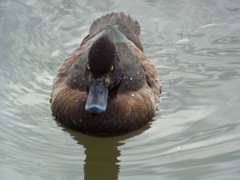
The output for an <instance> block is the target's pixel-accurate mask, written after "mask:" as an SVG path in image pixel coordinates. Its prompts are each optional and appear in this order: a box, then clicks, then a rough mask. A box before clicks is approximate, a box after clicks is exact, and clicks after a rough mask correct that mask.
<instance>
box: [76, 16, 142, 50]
mask: <svg viewBox="0 0 240 180" xmlns="http://www.w3.org/2000/svg"><path fill="white" fill-rule="evenodd" d="M109 25H111V26H114V27H115V28H116V29H118V30H119V31H120V32H121V33H122V34H124V35H125V36H126V37H127V38H128V39H129V40H130V41H132V42H133V43H134V44H135V45H136V46H137V47H138V48H139V49H140V50H141V51H143V47H142V44H141V42H140V40H139V36H140V32H141V28H140V25H139V23H138V22H137V21H136V20H133V19H132V18H131V17H130V16H129V15H125V14H124V13H123V12H121V13H110V14H106V15H104V16H102V17H101V18H98V19H96V20H95V21H94V22H93V23H92V25H91V27H90V29H89V35H88V36H87V37H86V38H85V39H84V40H83V42H82V43H81V45H82V44H84V43H85V42H86V41H88V40H89V39H91V38H92V37H94V36H95V35H96V34H98V33H99V32H100V31H102V30H104V29H105V28H106V27H107V26H109Z"/></svg>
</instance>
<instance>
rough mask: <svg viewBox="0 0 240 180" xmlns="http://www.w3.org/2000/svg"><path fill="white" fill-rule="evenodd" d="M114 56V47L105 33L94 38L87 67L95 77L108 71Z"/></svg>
mask: <svg viewBox="0 0 240 180" xmlns="http://www.w3.org/2000/svg"><path fill="white" fill-rule="evenodd" d="M115 58H116V49H115V46H114V44H113V42H112V41H111V40H110V39H109V37H108V36H107V35H103V36H102V37H100V38H99V39H98V40H96V41H95V42H94V43H93V44H92V47H91V48H90V51H89V55H88V59H89V69H90V71H91V72H92V74H93V76H94V77H95V78H97V77H101V76H103V75H104V74H106V73H107V72H109V70H110V68H111V66H112V65H113V63H114V60H115Z"/></svg>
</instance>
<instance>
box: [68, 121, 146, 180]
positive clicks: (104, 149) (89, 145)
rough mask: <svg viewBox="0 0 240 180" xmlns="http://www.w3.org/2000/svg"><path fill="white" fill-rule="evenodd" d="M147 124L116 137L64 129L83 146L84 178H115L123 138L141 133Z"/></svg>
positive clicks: (117, 171) (112, 179) (114, 179)
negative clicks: (98, 135)
mask: <svg viewBox="0 0 240 180" xmlns="http://www.w3.org/2000/svg"><path fill="white" fill-rule="evenodd" d="M148 128H149V125H146V126H145V127H143V128H142V129H139V130H137V131H135V132H132V133H129V134H127V135H122V136H116V137H94V136H88V135H84V134H82V133H79V132H75V131H72V130H66V131H67V132H69V133H70V134H71V136H72V137H73V138H74V139H75V140H77V142H78V143H79V144H81V145H83V146H84V148H85V154H86V158H85V163H84V179H85V180H93V179H104V180H105V179H106V180H108V179H111V180H117V179H118V174H119V170H120V160H119V157H120V154H121V152H120V150H119V149H118V147H120V146H121V145H123V144H124V140H126V139H128V138H132V137H134V136H136V135H139V134H141V133H142V132H144V131H145V130H146V129H148Z"/></svg>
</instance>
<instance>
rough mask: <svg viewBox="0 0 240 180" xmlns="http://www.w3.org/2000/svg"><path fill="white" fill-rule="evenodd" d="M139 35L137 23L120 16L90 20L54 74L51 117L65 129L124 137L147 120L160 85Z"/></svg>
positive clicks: (150, 116) (149, 118) (109, 15)
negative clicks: (75, 48) (84, 32)
mask: <svg viewBox="0 0 240 180" xmlns="http://www.w3.org/2000/svg"><path fill="white" fill-rule="evenodd" d="M139 35H140V25H139V23H138V22H137V21H135V20H133V19H132V18H131V17H130V16H127V15H125V14H124V13H111V14H106V15H104V16H102V17H101V18H99V19H97V20H95V21H94V22H93V23H92V25H91V27H90V30H89V34H88V35H87V36H86V37H85V38H84V40H83V41H82V43H81V46H80V47H79V48H78V49H77V50H75V51H74V52H72V53H71V54H70V55H69V56H68V57H67V58H66V59H65V61H64V62H63V63H62V65H61V66H60V68H59V70H58V73H57V76H56V78H55V80H54V85H53V90H52V94H51V108H52V113H53V116H55V117H56V119H57V120H58V121H60V122H61V123H62V124H63V125H65V126H67V127H69V128H72V129H76V130H79V131H82V132H85V133H100V134H116V133H124V132H128V131H131V130H135V129H137V128H140V127H141V126H143V125H144V124H146V123H147V122H149V121H150V120H151V119H152V117H153V116H154V113H155V110H156V107H157V103H158V100H159V95H160V85H159V80H158V75H157V73H156V70H155V68H154V66H153V64H152V63H151V61H150V60H149V59H148V58H147V57H146V56H145V55H144V53H143V47H142V44H141V42H140V40H139Z"/></svg>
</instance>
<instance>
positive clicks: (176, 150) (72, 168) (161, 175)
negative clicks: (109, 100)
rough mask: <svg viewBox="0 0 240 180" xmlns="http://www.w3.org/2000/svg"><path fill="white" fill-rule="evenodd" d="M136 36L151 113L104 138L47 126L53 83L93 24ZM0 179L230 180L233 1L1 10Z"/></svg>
mask: <svg viewBox="0 0 240 180" xmlns="http://www.w3.org/2000/svg"><path fill="white" fill-rule="evenodd" d="M111 11H124V12H126V13H127V14H130V15H131V16H132V17H133V18H135V19H137V20H138V21H139V22H140V24H141V26H142V33H141V41H142V43H143V46H144V49H145V53H146V54H147V56H148V57H149V58H150V59H151V60H152V61H153V63H154V64H155V65H156V68H157V70H158V72H159V77H160V79H161V84H162V95H161V102H160V104H159V111H158V112H157V113H156V116H155V117H154V119H153V121H152V122H151V123H149V124H148V125H146V126H145V127H143V128H142V129H140V130H137V131H135V132H132V133H129V134H126V135H123V136H117V137H109V138H100V137H91V136H88V135H84V134H81V133H78V132H74V131H71V130H69V129H66V128H64V127H62V126H61V125H60V124H58V123H57V122H56V121H55V120H54V118H53V117H52V116H51V111H50V106H49V97H50V93H51V88H52V81H53V79H54V76H55V74H56V71H57V69H58V67H59V66H60V64H61V63H62V61H63V60H64V58H65V57H66V56H67V55H68V54H69V53H71V52H72V51H73V50H74V49H76V48H77V47H78V46H79V44H80V42H81V40H82V39H83V38H84V37H85V36H86V35H87V32H88V28H89V26H90V24H91V23H92V21H93V20H94V19H95V18H97V17H99V16H101V15H103V14H105V13H108V12H111ZM0 55H1V60H0V61H1V63H0V83H1V87H0V97H1V102H0V157H1V158H0V179H29V178H30V179H69V178H70V179H88V180H89V179H90V180H92V179H121V180H127V179H144V180H145V179H146V178H148V179H157V180H158V179H182V180H187V179H217V180H220V179H239V177H240V125H239V122H240V119H239V117H240V111H239V109H240V93H239V92H240V1H238V0H228V1H225V0H210V1H194V0H172V1H164V0H158V1H157V0H154V1H144V0H138V1H137V0H133V1H131V3H130V2H129V1H127V0H123V1H112V0H106V1H86V0H83V1H74V0H71V1H49V2H47V1H36V0H26V1H13V0H8V1H0Z"/></svg>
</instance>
